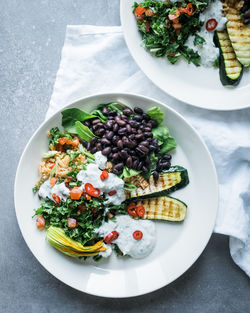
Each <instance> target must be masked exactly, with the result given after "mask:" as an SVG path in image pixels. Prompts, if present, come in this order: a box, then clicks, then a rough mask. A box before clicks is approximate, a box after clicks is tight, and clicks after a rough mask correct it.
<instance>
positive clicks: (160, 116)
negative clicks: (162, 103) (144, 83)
mask: <svg viewBox="0 0 250 313" xmlns="http://www.w3.org/2000/svg"><path fill="white" fill-rule="evenodd" d="M147 114H148V115H149V116H150V117H151V118H152V119H153V120H156V121H157V122H158V124H160V123H162V122H163V120H164V113H163V112H162V110H161V109H160V108H159V107H152V108H150V109H149V110H147Z"/></svg>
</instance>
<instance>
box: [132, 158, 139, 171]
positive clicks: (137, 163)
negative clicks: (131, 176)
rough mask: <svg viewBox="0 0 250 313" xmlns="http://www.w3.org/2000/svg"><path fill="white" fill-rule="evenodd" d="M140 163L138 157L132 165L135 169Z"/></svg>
mask: <svg viewBox="0 0 250 313" xmlns="http://www.w3.org/2000/svg"><path fill="white" fill-rule="evenodd" d="M138 165H139V160H138V159H137V160H134V162H133V165H132V167H133V169H135V170H136V169H137V167H138Z"/></svg>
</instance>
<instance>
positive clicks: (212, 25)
mask: <svg viewBox="0 0 250 313" xmlns="http://www.w3.org/2000/svg"><path fill="white" fill-rule="evenodd" d="M217 25H218V22H217V21H216V19H215V18H210V19H209V20H208V21H207V22H206V29H207V31H209V32H211V31H213V30H215V28H216V27H217Z"/></svg>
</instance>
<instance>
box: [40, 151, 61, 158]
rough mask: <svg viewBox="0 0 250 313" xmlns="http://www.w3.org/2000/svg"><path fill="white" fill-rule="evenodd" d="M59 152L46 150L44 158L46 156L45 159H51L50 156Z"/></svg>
mask: <svg viewBox="0 0 250 313" xmlns="http://www.w3.org/2000/svg"><path fill="white" fill-rule="evenodd" d="M57 153H58V151H55V150H50V151H48V152H45V153H44V154H43V158H44V159H49V158H51V157H53V156H55V155H56V154H57Z"/></svg>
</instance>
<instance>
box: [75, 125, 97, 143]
mask: <svg viewBox="0 0 250 313" xmlns="http://www.w3.org/2000/svg"><path fill="white" fill-rule="evenodd" d="M75 130H76V133H77V135H78V136H79V137H80V138H81V139H82V140H85V141H87V142H90V140H91V138H93V137H95V135H94V134H93V133H92V131H91V130H90V129H89V128H88V126H85V125H83V124H82V123H81V122H79V121H76V122H75Z"/></svg>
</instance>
